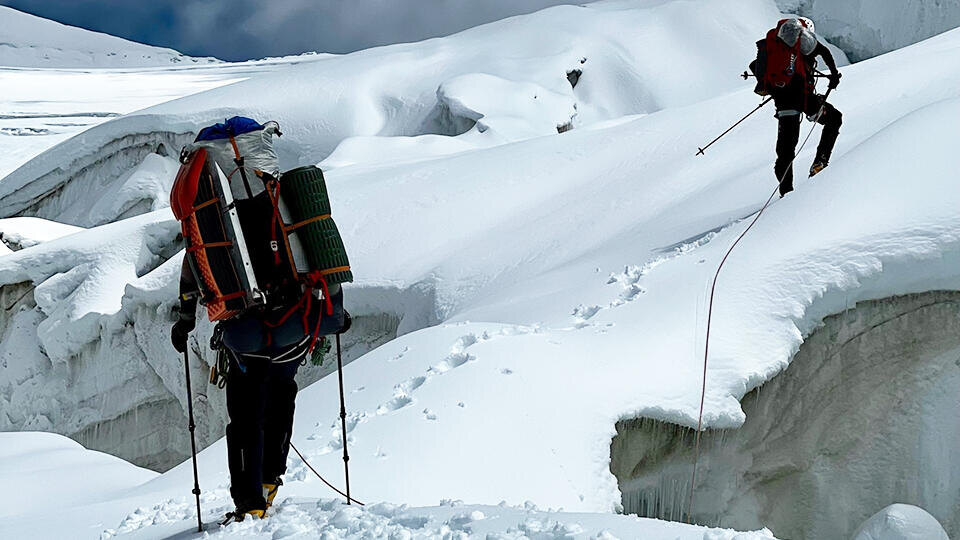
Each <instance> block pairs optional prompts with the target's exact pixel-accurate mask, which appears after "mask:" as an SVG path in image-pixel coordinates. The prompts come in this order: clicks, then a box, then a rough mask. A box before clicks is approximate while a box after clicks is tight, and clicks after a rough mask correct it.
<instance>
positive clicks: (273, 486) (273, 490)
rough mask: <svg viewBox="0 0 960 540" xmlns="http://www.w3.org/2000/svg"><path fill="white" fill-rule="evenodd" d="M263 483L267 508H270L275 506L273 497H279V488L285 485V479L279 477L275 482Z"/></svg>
mask: <svg viewBox="0 0 960 540" xmlns="http://www.w3.org/2000/svg"><path fill="white" fill-rule="evenodd" d="M261 485H262V486H263V499H264V500H265V501H267V508H270V507H271V506H273V499H275V498H276V497H277V490H278V489H280V486H282V485H283V480H281V479H279V478H277V479H276V480H274V481H273V482H270V483H267V482H264V483H263V484H261Z"/></svg>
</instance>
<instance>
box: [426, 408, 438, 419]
mask: <svg viewBox="0 0 960 540" xmlns="http://www.w3.org/2000/svg"><path fill="white" fill-rule="evenodd" d="M423 417H424V418H426V419H427V420H436V419H437V414H436V413H435V412H433V411H431V410H430V409H424V410H423Z"/></svg>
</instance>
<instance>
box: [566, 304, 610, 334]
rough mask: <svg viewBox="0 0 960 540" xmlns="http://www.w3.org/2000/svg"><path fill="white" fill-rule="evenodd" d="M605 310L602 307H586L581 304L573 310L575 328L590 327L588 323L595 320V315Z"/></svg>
mask: <svg viewBox="0 0 960 540" xmlns="http://www.w3.org/2000/svg"><path fill="white" fill-rule="evenodd" d="M601 309H603V308H602V307H600V306H584V305H583V304H580V305H579V306H577V307H575V308H573V313H572V314H571V315H573V320H574V321H575V323H574V327H575V328H585V327H587V326H589V325H590V323H588V322H587V321H589V320H590V319H592V318H593V316H594V315H596V314H597V313H600V310H601Z"/></svg>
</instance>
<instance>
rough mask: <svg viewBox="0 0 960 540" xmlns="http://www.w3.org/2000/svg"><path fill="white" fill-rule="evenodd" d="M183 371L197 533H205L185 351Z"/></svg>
mask: <svg viewBox="0 0 960 540" xmlns="http://www.w3.org/2000/svg"><path fill="white" fill-rule="evenodd" d="M183 369H184V373H185V374H186V377H185V378H186V380H187V415H188V417H189V418H190V451H191V453H192V454H193V494H194V495H196V496H197V532H198V533H202V532H203V519H201V517H200V477H199V475H198V474H197V439H196V437H195V436H194V434H193V432H194V430H195V429H196V427H197V426H196V424H195V423H194V421H193V390H192V389H191V388H190V354H189V353H188V352H187V351H183Z"/></svg>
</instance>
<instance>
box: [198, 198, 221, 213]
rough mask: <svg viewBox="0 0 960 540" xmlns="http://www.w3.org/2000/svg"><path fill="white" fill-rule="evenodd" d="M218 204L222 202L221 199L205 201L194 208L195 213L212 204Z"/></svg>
mask: <svg viewBox="0 0 960 540" xmlns="http://www.w3.org/2000/svg"><path fill="white" fill-rule="evenodd" d="M218 202H220V197H214V198H212V199H210V200H209V201H204V202H202V203H200V204H198V205H196V206H194V207H193V211H194V212H196V211H197V210H200V209H201V208H206V207H208V206H210V205H211V204H217V203H218Z"/></svg>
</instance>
